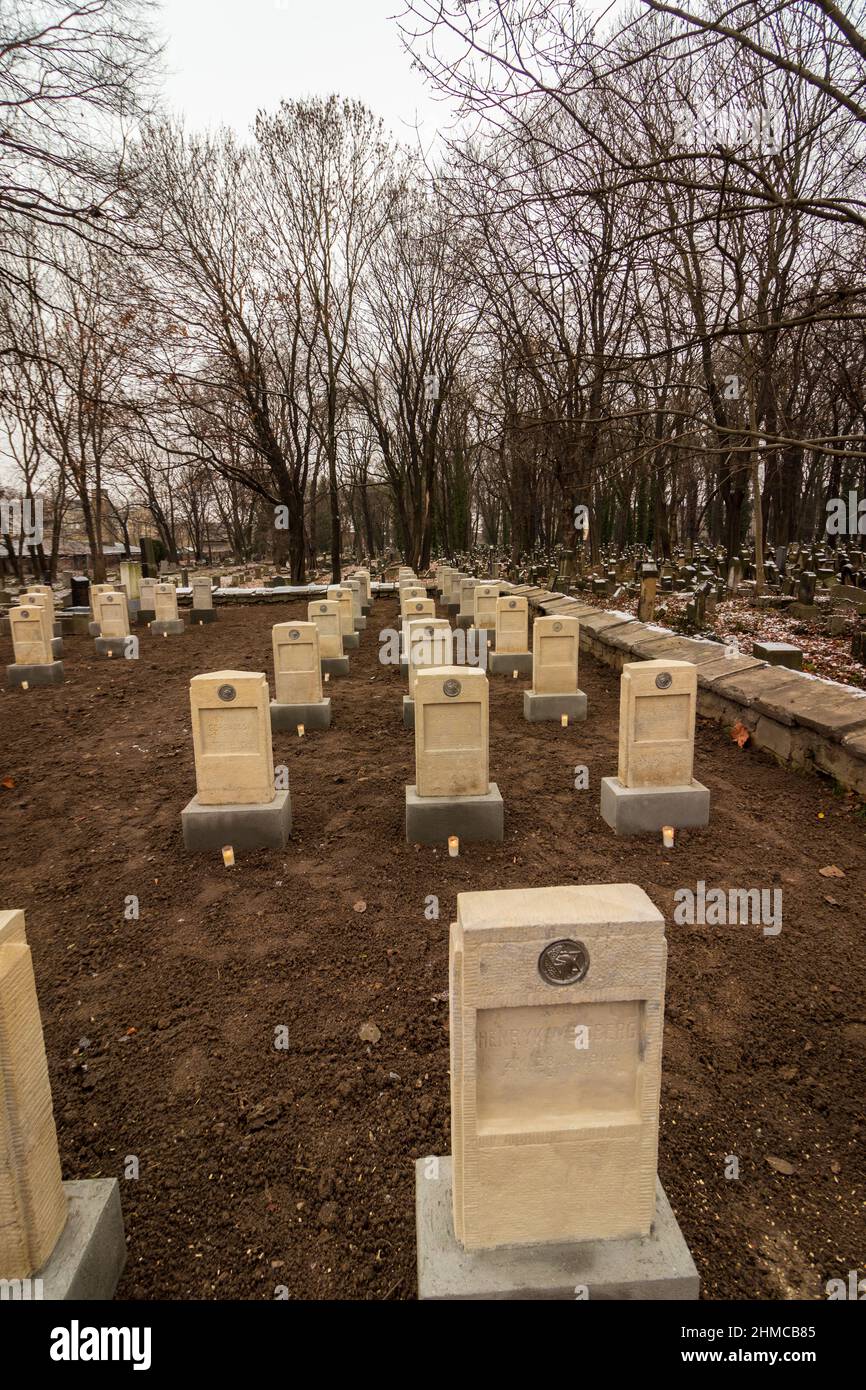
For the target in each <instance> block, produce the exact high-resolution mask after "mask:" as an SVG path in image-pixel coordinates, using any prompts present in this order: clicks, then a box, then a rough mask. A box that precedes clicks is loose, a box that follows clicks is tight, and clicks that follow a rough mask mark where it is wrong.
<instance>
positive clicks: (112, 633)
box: [94, 590, 129, 656]
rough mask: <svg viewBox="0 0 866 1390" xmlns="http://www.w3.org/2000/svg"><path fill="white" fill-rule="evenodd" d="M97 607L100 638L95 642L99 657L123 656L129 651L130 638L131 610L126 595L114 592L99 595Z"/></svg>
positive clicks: (96, 600)
mask: <svg viewBox="0 0 866 1390" xmlns="http://www.w3.org/2000/svg"><path fill="white" fill-rule="evenodd" d="M94 602H95V605H96V615H97V618H96V620H97V622H98V624H99V636H98V637H97V638H95V640H94V646H95V650H96V653H97V655H98V656H123V655H124V654H125V652H126V650H127V638H128V637H129V609H128V608H127V606H126V605H127V598H126V594H125V593H123V592H121V591H120V590H113V591H112V592H110V593H107V594H104V593H103V594H98V595H97V597H96V599H95V600H94Z"/></svg>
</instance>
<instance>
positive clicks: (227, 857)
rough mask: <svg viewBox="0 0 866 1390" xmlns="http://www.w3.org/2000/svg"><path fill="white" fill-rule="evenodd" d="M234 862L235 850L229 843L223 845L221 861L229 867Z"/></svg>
mask: <svg viewBox="0 0 866 1390" xmlns="http://www.w3.org/2000/svg"><path fill="white" fill-rule="evenodd" d="M234 862H235V852H234V850H233V849H232V847H231V845H223V863H224V864H225V866H226V868H227V869H230V868H231V867H232V865H233V864H234Z"/></svg>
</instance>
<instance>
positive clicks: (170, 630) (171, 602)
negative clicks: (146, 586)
mask: <svg viewBox="0 0 866 1390" xmlns="http://www.w3.org/2000/svg"><path fill="white" fill-rule="evenodd" d="M153 595H154V603H155V613H156V616H155V618H154V620H153V621H152V622H151V625H150V630H151V632H152V633H153V634H154V636H156V637H164V636H168V635H169V634H172V635H173V636H178V635H179V634H180V633H181V632H183V630H184V626H183V619H182V618H180V617H179V616H178V611H177V589H176V587H175V585H174V584H169V583H159V584H157V586H156V588H155V589H154V591H153Z"/></svg>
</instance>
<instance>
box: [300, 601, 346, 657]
mask: <svg viewBox="0 0 866 1390" xmlns="http://www.w3.org/2000/svg"><path fill="white" fill-rule="evenodd" d="M307 617H308V619H309V621H310V622H311V623H315V625H316V628H317V630H318V633H319V658H320V661H321V665H322V674H323V675H328V676H347V675H348V674H349V658H348V657H347V656H346V654H345V653H344V651H343V628H342V620H341V614H340V605H339V603H338V602H337V601H336V600H335V599H313V601H312V602H311V603H309V604H308V605H307Z"/></svg>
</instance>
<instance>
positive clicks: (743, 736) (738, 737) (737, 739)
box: [731, 719, 752, 748]
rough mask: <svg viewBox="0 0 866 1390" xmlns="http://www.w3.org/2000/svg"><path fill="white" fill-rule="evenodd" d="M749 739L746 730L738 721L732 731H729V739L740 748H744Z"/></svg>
mask: <svg viewBox="0 0 866 1390" xmlns="http://www.w3.org/2000/svg"><path fill="white" fill-rule="evenodd" d="M751 737H752V736H751V734H750V733H749V731H748V729H747V728H746V726H745V724H741V723H740V721H739V719H738V720H737V722H736V724H735V725H734V727H733V729H732V730H731V738H732V739H733V740H734V743H736V744H737V745H738V746H739V747H740V748H745V746H746V744H747V743H748V741H749V739H750V738H751Z"/></svg>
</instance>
